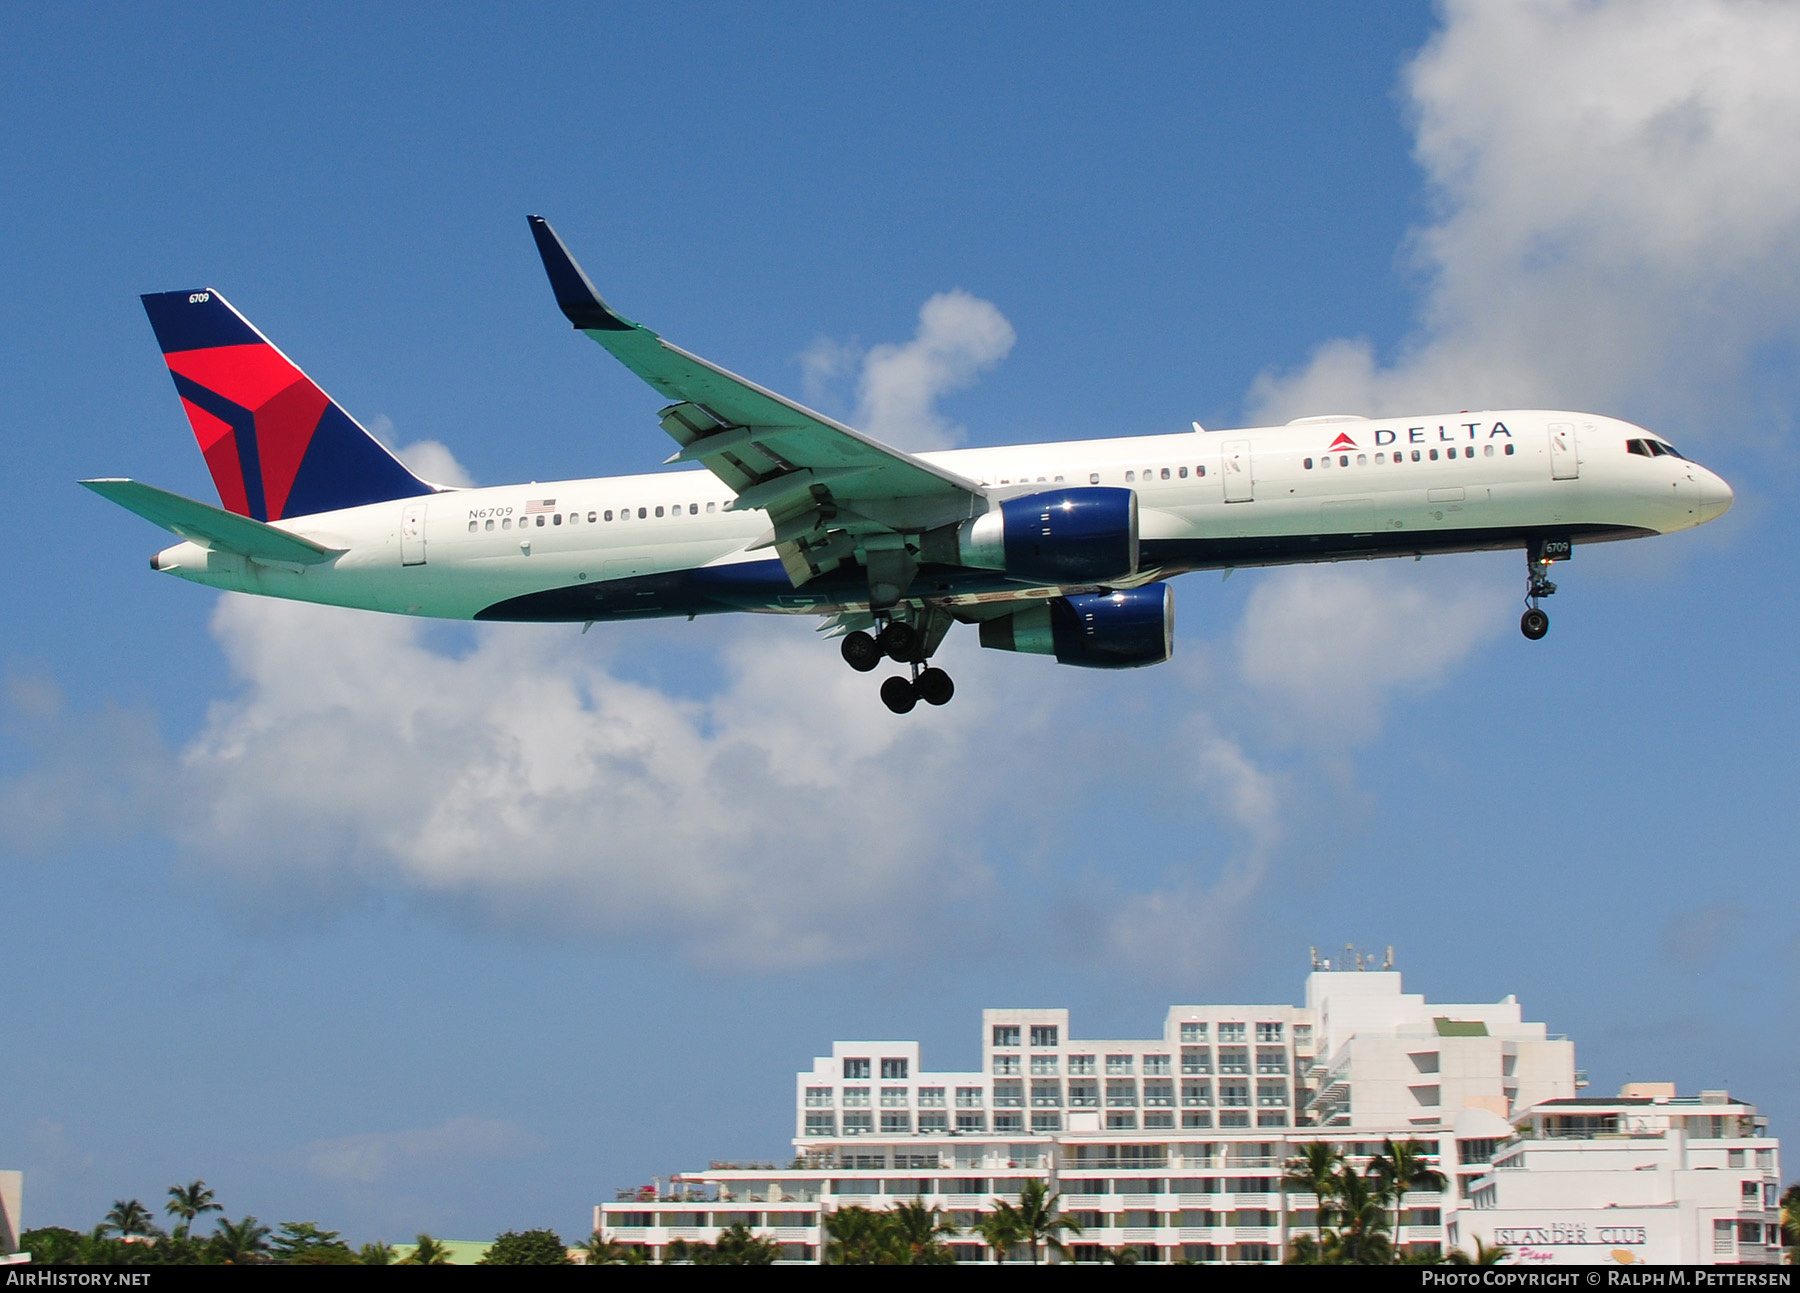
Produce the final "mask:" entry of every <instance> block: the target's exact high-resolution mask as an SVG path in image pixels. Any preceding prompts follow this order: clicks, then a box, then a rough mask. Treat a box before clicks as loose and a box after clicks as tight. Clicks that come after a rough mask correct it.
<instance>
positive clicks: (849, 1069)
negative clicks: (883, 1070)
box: [844, 1060, 869, 1081]
mask: <svg viewBox="0 0 1800 1293" xmlns="http://www.w3.org/2000/svg"><path fill="white" fill-rule="evenodd" d="M868 1076H869V1061H867V1060H845V1061H844V1077H845V1079H846V1080H849V1081H859V1080H861V1079H865V1078H867V1077H868Z"/></svg>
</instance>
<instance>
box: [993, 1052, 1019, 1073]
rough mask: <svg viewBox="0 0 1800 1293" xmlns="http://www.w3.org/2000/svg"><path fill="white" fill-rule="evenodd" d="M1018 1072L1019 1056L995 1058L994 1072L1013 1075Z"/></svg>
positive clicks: (998, 1056) (999, 1056) (997, 1056)
mask: <svg viewBox="0 0 1800 1293" xmlns="http://www.w3.org/2000/svg"><path fill="white" fill-rule="evenodd" d="M1018 1071H1019V1057H1018V1056H1017V1055H996V1056H994V1072H996V1073H1005V1074H1012V1073H1017V1072H1018Z"/></svg>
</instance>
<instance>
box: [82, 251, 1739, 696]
mask: <svg viewBox="0 0 1800 1293" xmlns="http://www.w3.org/2000/svg"><path fill="white" fill-rule="evenodd" d="M531 232H532V235H533V236H534V237H535V238H536V240H537V249H538V252H539V254H540V255H541V256H542V258H543V261H544V268H545V270H546V271H547V272H548V274H549V278H550V286H551V288H552V290H553V291H554V293H555V296H556V303H557V305H558V306H560V307H561V309H562V312H563V314H564V315H566V316H567V317H568V319H569V321H570V322H571V323H572V324H574V326H575V327H576V328H577V329H579V330H580V331H582V332H584V333H586V334H587V335H588V336H589V337H591V338H592V339H593V340H595V341H597V342H599V343H600V345H601V346H602V347H603V348H604V349H605V350H606V351H607V352H608V353H609V354H611V355H612V356H613V357H614V358H615V359H617V360H618V361H619V362H620V363H622V364H624V365H625V367H627V368H629V369H630V370H631V371H632V372H634V373H636V374H637V375H638V376H639V377H641V378H643V379H644V380H645V381H646V382H648V383H649V384H650V385H651V386H652V387H654V388H655V389H656V391H657V392H658V393H659V394H660V395H662V396H663V398H664V399H666V400H668V401H669V403H668V404H667V405H666V406H665V407H664V408H663V409H662V410H661V412H660V413H658V415H657V417H658V420H659V421H660V422H661V424H662V428H663V430H664V431H666V432H668V433H669V435H670V436H671V437H673V439H674V440H675V443H676V446H677V447H676V452H675V453H674V454H672V455H671V456H670V457H669V458H668V459H666V460H665V462H664V464H663V465H664V466H665V467H677V466H687V465H689V464H694V465H697V466H698V468H699V470H692V469H690V470H670V471H661V472H653V473H649V474H645V475H640V476H609V477H600V478H596V479H591V480H567V481H557V482H554V483H551V484H530V485H497V486H492V487H486V488H481V489H459V488H451V487H448V486H444V485H436V484H432V483H430V482H428V481H424V480H421V479H419V478H418V477H417V476H416V475H414V474H413V473H412V472H411V471H409V470H408V469H407V468H406V467H405V466H403V465H402V464H401V463H400V462H399V460H398V459H396V458H395V457H394V456H393V455H392V454H390V453H389V452H388V451H387V450H386V449H385V448H383V447H382V445H381V444H380V443H379V442H378V441H377V440H376V439H375V438H374V437H373V436H371V435H370V434H369V433H368V432H367V431H365V430H364V429H363V428H362V427H361V426H360V425H359V424H358V423H357V422H356V420H355V419H353V418H352V417H351V416H350V415H349V414H348V413H346V412H344V410H343V409H341V408H339V407H338V405H337V404H336V403H335V402H334V401H333V400H332V399H331V397H330V396H328V395H327V394H325V392H324V391H323V390H321V389H320V388H319V387H318V386H317V385H316V384H315V383H314V382H313V381H312V380H311V379H310V378H309V377H307V375H306V374H305V373H303V372H301V371H300V369H299V368H298V367H297V366H296V365H295V364H294V363H293V362H292V361H291V360H289V359H288V357H287V356H286V355H285V354H283V353H282V352H281V351H280V350H278V349H276V347H275V346H274V345H273V344H272V343H271V342H270V341H269V340H268V339H267V338H266V337H264V336H263V335H262V333H260V332H258V331H257V330H256V329H255V328H254V327H253V326H252V325H251V324H250V323H249V322H248V321H247V320H245V318H244V317H243V316H242V315H241V314H239V313H238V312H237V311H236V310H234V309H233V308H232V307H231V306H230V305H229V304H228V303H227V302H226V301H225V298H224V297H222V296H220V295H219V294H218V293H217V292H216V291H213V290H212V289H210V288H206V289H201V290H197V291H184V292H163V293H158V294H155V295H150V296H146V297H144V298H143V299H144V308H145V310H146V311H147V312H148V313H149V316H150V324H151V327H152V328H154V329H155V331H156V339H157V341H158V342H159V343H160V344H161V346H162V351H163V357H164V358H165V360H166V361H167V362H168V365H169V372H170V374H171V375H172V376H173V377H174V379H175V389H176V391H177V392H178V393H179V394H180V396H181V403H182V407H183V408H184V409H185V410H186V411H187V416H188V421H189V423H190V424H191V425H192V427H193V430H194V435H195V437H196V438H197V439H198V440H199V442H200V450H201V452H202V453H203V454H204V455H205V457H206V463H207V466H208V467H209V468H210V469H211V471H212V477H213V482H214V483H215V484H216V485H217V486H218V490H219V501H220V502H221V503H222V504H223V507H212V506H210V505H208V504H205V503H200V502H196V501H194V500H192V499H188V498H183V497H181V496H180V495H177V494H171V493H168V492H166V491H164V490H160V489H156V488H154V487H152V486H149V485H145V484H141V483H139V482H137V481H133V480H89V481H83V482H82V484H84V485H86V486H87V487H88V488H89V489H91V490H93V491H94V492H95V493H97V494H100V495H102V496H103V497H105V498H109V499H111V500H112V501H113V502H115V503H118V504H119V505H120V506H122V507H125V508H129V509H130V510H131V511H133V512H136V513H137V514H138V515H139V516H142V517H144V518H145V519H146V520H149V521H151V522H153V523H155V524H156V525H159V526H161V527H163V528H164V529H166V530H169V531H171V532H172V533H174V534H175V535H176V536H178V537H179V538H180V539H181V540H182V542H180V543H177V544H175V545H174V546H173V547H170V548H166V549H164V550H163V551H161V552H159V553H157V554H156V555H155V556H154V557H152V558H151V559H150V566H151V568H152V569H153V570H160V571H164V572H166V573H168V574H172V575H176V576H178V577H180V578H182V579H188V580H192V581H193V582H195V583H199V584H207V585H210V586H211V587H214V588H225V589H231V590H233V591H236V592H245V593H259V594H262V595H264V596H270V597H288V598H294V599H297V600H300V601H310V602H323V603H326V604H329V605H333V606H354V607H360V608H362V609H364V610H372V611H390V612H394V613H397V614H402V615H425V616H436V617H440V618H445V619H475V620H511V621H529V622H539V623H541V622H547V621H554V622H560V623H578V624H582V625H584V626H587V625H592V624H594V623H597V622H601V621H611V620H628V619H642V618H646V617H651V616H670V615H685V616H688V617H689V618H692V617H693V616H695V615H706V614H712V613H715V612H720V611H765V612H785V613H789V614H805V615H817V616H823V617H825V621H824V623H823V624H822V625H821V627H822V628H824V629H827V630H830V631H831V632H833V633H834V634H835V635H836V636H838V637H839V638H840V639H841V643H840V645H841V648H842V652H843V657H844V659H845V661H846V662H847V663H848V664H849V665H850V667H851V668H853V669H858V670H862V671H865V672H866V671H869V670H872V669H875V668H876V667H878V666H879V665H880V663H881V662H882V660H883V659H884V658H886V659H891V660H893V661H894V662H896V663H897V664H898V665H900V666H902V667H903V669H904V672H902V673H896V674H895V675H894V676H891V677H889V678H887V679H886V680H885V681H884V682H883V683H882V685H881V698H882V700H883V701H884V702H885V703H886V704H887V706H888V708H889V709H892V710H894V711H895V712H896V713H906V712H907V711H909V710H911V709H912V708H913V707H914V706H915V705H916V704H917V703H918V702H919V701H921V700H923V701H925V702H927V703H928V704H932V705H942V704H944V703H945V702H946V701H948V700H949V699H950V697H951V694H952V692H953V691H954V687H953V685H952V683H951V680H950V678H949V675H947V674H946V673H945V672H944V671H943V670H942V669H940V668H937V667H936V666H934V665H932V664H931V663H930V662H931V660H932V658H933V656H934V655H935V654H936V652H937V650H938V647H939V646H940V644H941V643H942V642H943V640H944V637H945V634H947V633H948V632H949V630H950V627H951V626H952V625H953V624H957V623H963V624H973V625H975V626H976V627H977V629H978V631H979V634H980V640H981V645H982V646H984V647H992V648H995V649H997V650H1001V651H1025V652H1032V653H1036V654H1041V655H1050V656H1054V657H1055V658H1056V659H1057V660H1058V661H1059V662H1061V663H1063V664H1072V665H1083V666H1087V667H1089V668H1098V669H1124V668H1131V667H1133V666H1137V665H1148V664H1159V663H1161V662H1162V661H1164V660H1167V659H1168V658H1169V655H1170V652H1171V650H1172V649H1173V645H1174V624H1175V620H1174V598H1173V595H1172V593H1171V590H1170V587H1169V580H1170V579H1171V578H1172V577H1173V576H1175V575H1179V574H1183V573H1186V572H1188V571H1192V570H1221V569H1222V570H1230V569H1232V568H1235V567H1239V566H1270V565H1285V564H1289V563H1294V562H1305V561H1346V560H1353V559H1365V558H1372V557H1400V556H1412V557H1421V556H1424V555H1425V554H1426V553H1439V552H1475V551H1483V550H1489V549H1502V548H1515V549H1522V550H1523V551H1524V552H1525V556H1526V583H1525V603H1526V610H1525V613H1524V616H1523V618H1522V619H1521V620H1520V628H1521V629H1522V630H1523V631H1524V634H1525V636H1526V637H1528V638H1532V639H1537V638H1541V637H1543V636H1544V634H1545V632H1546V631H1547V630H1548V628H1549V625H1550V618H1549V616H1548V615H1546V614H1545V613H1544V611H1543V609H1542V608H1541V607H1540V606H1539V602H1540V600H1541V599H1542V598H1544V597H1547V596H1549V595H1550V594H1551V593H1553V592H1555V591H1556V585H1554V584H1553V583H1551V582H1550V580H1549V574H1550V568H1551V565H1552V563H1554V562H1556V561H1561V560H1567V559H1568V558H1569V557H1570V556H1572V555H1573V552H1574V545H1576V544H1580V543H1599V542H1604V541H1607V540H1611V539H1634V538H1639V537H1642V536H1645V535H1651V534H1663V533H1667V532H1669V531H1671V530H1683V529H1687V528H1689V527H1692V526H1696V525H1700V524H1702V523H1704V522H1706V521H1710V520H1712V519H1713V518H1714V517H1717V516H1719V515H1721V514H1723V513H1724V512H1725V510H1726V509H1727V508H1729V507H1730V506H1731V501H1732V494H1731V487H1730V486H1729V485H1727V484H1726V483H1725V482H1724V481H1723V480H1721V479H1720V478H1719V477H1718V476H1716V475H1714V474H1713V473H1712V472H1710V471H1708V470H1707V469H1706V468H1705V467H1702V466H1700V465H1699V464H1698V463H1696V462H1693V461H1691V460H1690V459H1688V458H1686V457H1684V456H1683V455H1682V454H1680V453H1677V452H1676V451H1675V448H1674V446H1673V445H1671V444H1669V442H1668V441H1667V440H1665V439H1663V438H1662V437H1660V436H1658V435H1656V434H1654V433H1652V432H1649V431H1646V430H1644V429H1643V428H1642V427H1636V426H1632V425H1631V424H1630V423H1627V422H1621V421H1618V420H1617V419H1614V418H1607V417H1599V416H1594V415H1591V414H1586V413H1566V412H1553V411H1546V410H1542V409H1483V410H1478V411H1470V410H1465V411H1463V412H1459V413H1431V414H1426V415H1422V416H1418V417H1404V418H1381V419H1375V420H1370V419H1367V418H1363V417H1354V416H1348V415H1342V416H1338V415H1333V416H1324V417H1309V418H1301V419H1299V420H1298V421H1295V422H1290V423H1288V424H1287V425H1286V426H1278V427H1257V428H1253V429H1249V430H1241V431H1210V432H1209V431H1203V430H1202V429H1201V428H1200V426H1199V424H1198V423H1196V424H1195V425H1194V428H1193V430H1192V431H1181V432H1177V433H1174V434H1168V435H1153V436H1131V437H1121V438H1114V439H1096V440H1073V441H1061V442H1057V443H1050V444H1022V445H1011V446H1007V447H1003V448H984V449H955V450H946V451H942V452H936V453H916V454H915V453H905V452H902V451H901V450H898V449H895V448H892V447H890V446H888V445H885V444H882V443H881V442H880V441H878V440H875V439H873V438H871V437H870V436H867V435H864V434H863V433H862V432H860V431H857V430H856V429H855V428H853V427H849V426H845V425H844V424H843V423H841V422H838V421H836V420H835V419H832V418H829V417H826V416H825V415H824V414H822V413H815V412H813V411H812V410H811V409H808V408H804V407H802V406H801V405H799V404H796V403H795V402H794V401H792V400H790V399H787V398H786V397H785V396H782V395H778V394H776V393H775V392H774V391H771V390H768V389H766V388H764V387H761V386H758V385H757V384H756V383H754V382H751V381H747V380H745V379H744V378H742V377H738V376H736V375H735V374H733V373H729V372H727V371H726V370H725V369H723V368H720V367H718V366H717V365H716V364H713V363H711V362H709V361H707V360H705V359H702V358H700V357H699V356H698V355H694V354H691V353H689V352H688V351H686V350H683V349H681V348H680V347H679V346H676V345H674V344H673V343H671V342H669V341H665V340H664V339H663V338H662V337H660V336H659V335H657V334H656V333H654V332H652V331H651V330H650V329H648V328H646V327H643V326H642V325H640V324H637V323H633V322H631V321H630V320H629V319H626V318H625V317H624V316H622V315H620V314H618V313H617V312H616V311H614V310H613V308H612V307H611V306H609V305H608V304H607V303H606V302H605V301H604V300H602V299H601V297H600V294H599V293H598V292H597V291H595V290H594V285H593V284H592V283H591V282H590V281H589V280H588V278H587V275H586V274H584V273H583V272H582V270H581V268H580V267H579V266H578V265H577V264H576V263H575V260H574V258H573V257H571V256H570V255H569V252H568V249H567V248H566V247H564V246H563V243H562V241H561V239H559V238H558V237H557V236H556V233H555V231H554V230H552V229H551V228H550V226H549V225H548V224H547V223H546V222H545V221H544V220H542V219H541V218H539V217H537V216H533V217H531ZM583 631H584V632H585V631H586V629H585V628H584V629H583Z"/></svg>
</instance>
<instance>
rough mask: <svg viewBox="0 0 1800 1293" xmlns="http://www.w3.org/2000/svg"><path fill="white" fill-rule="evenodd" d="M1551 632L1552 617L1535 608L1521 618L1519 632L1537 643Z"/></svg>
mask: <svg viewBox="0 0 1800 1293" xmlns="http://www.w3.org/2000/svg"><path fill="white" fill-rule="evenodd" d="M1549 631H1550V616H1549V615H1548V614H1547V613H1545V612H1544V611H1541V610H1539V609H1538V608H1537V607H1535V606H1533V607H1532V608H1531V609H1530V610H1528V611H1526V612H1525V613H1524V614H1523V615H1521V616H1519V632H1521V633H1523V634H1524V635H1525V636H1526V637H1528V638H1530V639H1531V640H1532V641H1533V642H1536V641H1537V640H1538V639H1539V638H1541V637H1543V636H1544V634H1546V633H1548V632H1549Z"/></svg>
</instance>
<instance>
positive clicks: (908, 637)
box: [875, 620, 919, 664]
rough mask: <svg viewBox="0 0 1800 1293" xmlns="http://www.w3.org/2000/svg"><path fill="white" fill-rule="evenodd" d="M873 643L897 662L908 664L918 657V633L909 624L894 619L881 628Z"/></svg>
mask: <svg viewBox="0 0 1800 1293" xmlns="http://www.w3.org/2000/svg"><path fill="white" fill-rule="evenodd" d="M875 643H876V645H877V646H879V647H880V648H881V649H882V650H883V651H885V652H887V656H888V659H890V660H892V661H894V662H895V663H897V664H910V663H912V662H913V661H914V660H916V659H918V658H919V634H918V631H917V630H915V629H914V628H913V626H912V625H910V624H902V623H900V621H898V620H895V621H894V622H893V623H892V624H889V625H888V626H887V627H886V628H884V629H883V630H881V636H880V637H878V638H876V639H875Z"/></svg>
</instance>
